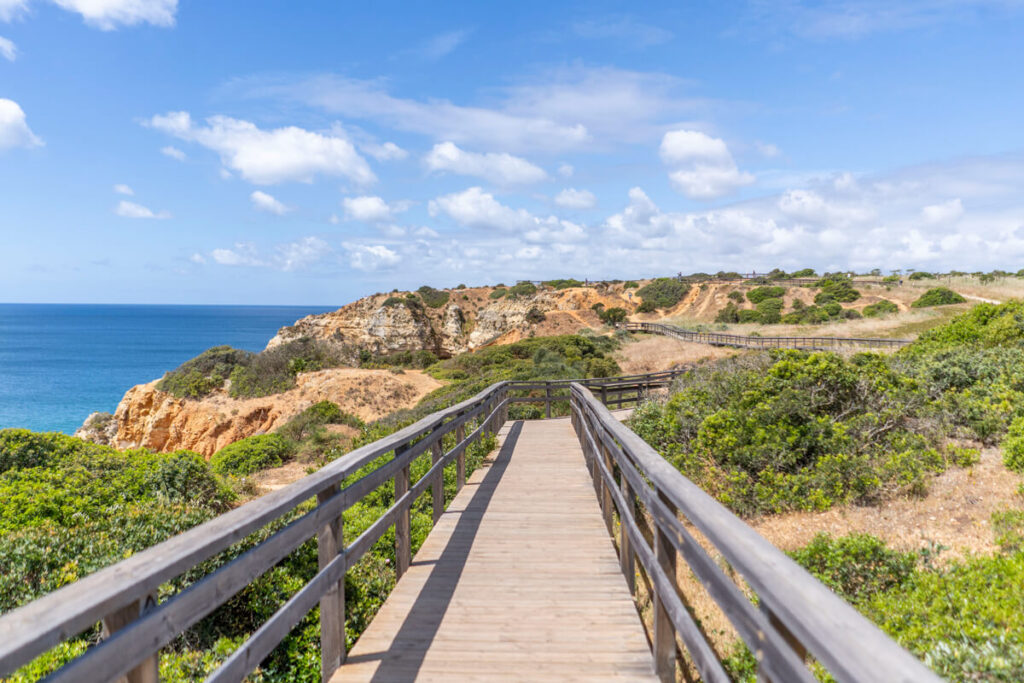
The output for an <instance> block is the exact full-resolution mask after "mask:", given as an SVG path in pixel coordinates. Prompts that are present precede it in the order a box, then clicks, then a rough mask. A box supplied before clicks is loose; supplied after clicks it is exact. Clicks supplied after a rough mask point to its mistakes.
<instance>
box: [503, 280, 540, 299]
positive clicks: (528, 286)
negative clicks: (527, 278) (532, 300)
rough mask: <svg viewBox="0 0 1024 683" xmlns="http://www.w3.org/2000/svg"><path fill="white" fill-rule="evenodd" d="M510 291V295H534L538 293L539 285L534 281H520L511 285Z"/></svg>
mask: <svg viewBox="0 0 1024 683" xmlns="http://www.w3.org/2000/svg"><path fill="white" fill-rule="evenodd" d="M508 293H509V295H510V296H533V295H534V294H536V293H537V285H535V284H533V283H532V282H518V283H516V284H515V285H514V286H512V287H509V289H508Z"/></svg>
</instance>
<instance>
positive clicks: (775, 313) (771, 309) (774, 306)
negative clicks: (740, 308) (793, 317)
mask: <svg viewBox="0 0 1024 683" xmlns="http://www.w3.org/2000/svg"><path fill="white" fill-rule="evenodd" d="M784 305H785V303H784V302H783V301H782V299H762V300H761V301H760V303H758V304H757V307H756V308H757V314H758V318H759V320H760V321H761V323H762V324H765V325H775V324H776V323H779V322H781V321H782V307H783V306H784Z"/></svg>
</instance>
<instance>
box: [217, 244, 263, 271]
mask: <svg viewBox="0 0 1024 683" xmlns="http://www.w3.org/2000/svg"><path fill="white" fill-rule="evenodd" d="M210 256H211V257H213V260H214V261H216V262H217V263H219V264H220V265H222V266H263V265H266V264H265V263H264V262H263V261H262V260H260V259H259V258H258V257H257V255H256V246H255V245H254V244H252V243H250V242H236V243H235V248H234V249H214V250H213V251H211V252H210Z"/></svg>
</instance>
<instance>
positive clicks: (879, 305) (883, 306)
mask: <svg viewBox="0 0 1024 683" xmlns="http://www.w3.org/2000/svg"><path fill="white" fill-rule="evenodd" d="M899 310H900V308H899V306H897V305H896V304H894V303H893V302H891V301H889V300H888V299H883V300H881V301H877V302H875V303H873V304H868V305H867V306H865V307H864V310H863V313H864V317H865V318H881V317H882V316H885V315H891V314H893V313H898V312H899Z"/></svg>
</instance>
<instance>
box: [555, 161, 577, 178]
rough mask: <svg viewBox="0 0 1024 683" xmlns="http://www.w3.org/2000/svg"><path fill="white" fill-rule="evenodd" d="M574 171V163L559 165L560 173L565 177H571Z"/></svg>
mask: <svg viewBox="0 0 1024 683" xmlns="http://www.w3.org/2000/svg"><path fill="white" fill-rule="evenodd" d="M573 171H575V169H574V168H573V167H572V164H562V165H561V166H559V167H558V175H560V176H562V177H563V178H571V177H572V174H573Z"/></svg>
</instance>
